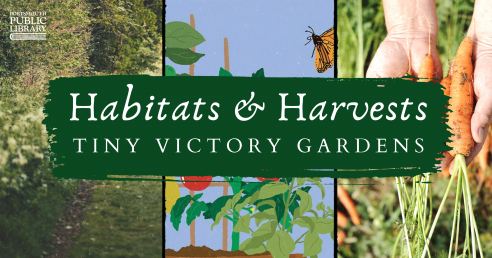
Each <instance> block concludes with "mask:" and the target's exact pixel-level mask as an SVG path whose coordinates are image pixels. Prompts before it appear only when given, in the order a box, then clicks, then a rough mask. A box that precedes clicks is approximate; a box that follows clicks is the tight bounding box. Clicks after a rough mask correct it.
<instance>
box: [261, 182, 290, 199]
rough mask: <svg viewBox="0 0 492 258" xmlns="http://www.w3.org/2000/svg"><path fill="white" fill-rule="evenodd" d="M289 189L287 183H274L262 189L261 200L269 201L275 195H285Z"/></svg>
mask: <svg viewBox="0 0 492 258" xmlns="http://www.w3.org/2000/svg"><path fill="white" fill-rule="evenodd" d="M288 189H289V186H288V185H286V184H285V183H281V182H274V183H272V182H271V183H269V184H266V185H264V186H263V187H262V188H261V189H260V195H259V196H258V198H259V199H268V198H271V197H273V196H275V195H279V194H283V193H285V192H286V191H287V190H288Z"/></svg>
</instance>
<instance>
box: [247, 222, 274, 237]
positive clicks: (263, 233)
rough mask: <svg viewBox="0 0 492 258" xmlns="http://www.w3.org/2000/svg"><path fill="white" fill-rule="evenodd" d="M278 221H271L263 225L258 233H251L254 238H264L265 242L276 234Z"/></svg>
mask: <svg viewBox="0 0 492 258" xmlns="http://www.w3.org/2000/svg"><path fill="white" fill-rule="evenodd" d="M277 225H278V224H277V221H269V222H267V223H263V225H261V226H260V227H259V228H258V229H257V230H256V231H254V232H253V233H251V236H252V237H262V238H264V240H263V241H266V240H268V239H270V238H271V237H272V236H273V234H274V233H275V228H276V227H277Z"/></svg>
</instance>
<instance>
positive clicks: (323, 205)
mask: <svg viewBox="0 0 492 258" xmlns="http://www.w3.org/2000/svg"><path fill="white" fill-rule="evenodd" d="M325 208H326V206H325V204H324V203H323V202H320V203H318V205H316V210H319V211H324V210H325Z"/></svg>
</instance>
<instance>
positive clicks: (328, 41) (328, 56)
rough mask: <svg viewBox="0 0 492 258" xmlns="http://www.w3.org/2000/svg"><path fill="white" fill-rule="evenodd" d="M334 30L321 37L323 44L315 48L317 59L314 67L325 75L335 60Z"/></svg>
mask: <svg viewBox="0 0 492 258" xmlns="http://www.w3.org/2000/svg"><path fill="white" fill-rule="evenodd" d="M334 32H335V31H334V29H333V28H331V29H329V30H327V31H325V32H324V33H323V34H321V35H320V37H321V39H322V40H323V43H322V44H318V45H317V46H315V49H316V58H315V60H314V66H315V67H316V71H318V73H324V72H326V71H327V70H328V69H330V68H331V67H333V62H334V59H335V44H334V42H335V37H334V34H335V33H334Z"/></svg>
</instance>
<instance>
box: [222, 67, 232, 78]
mask: <svg viewBox="0 0 492 258" xmlns="http://www.w3.org/2000/svg"><path fill="white" fill-rule="evenodd" d="M219 76H229V77H231V76H232V73H230V72H229V71H227V70H226V69H224V68H222V67H221V68H220V70H219Z"/></svg>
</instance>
